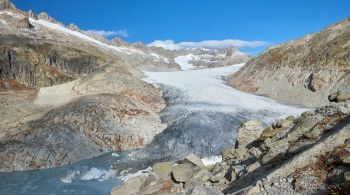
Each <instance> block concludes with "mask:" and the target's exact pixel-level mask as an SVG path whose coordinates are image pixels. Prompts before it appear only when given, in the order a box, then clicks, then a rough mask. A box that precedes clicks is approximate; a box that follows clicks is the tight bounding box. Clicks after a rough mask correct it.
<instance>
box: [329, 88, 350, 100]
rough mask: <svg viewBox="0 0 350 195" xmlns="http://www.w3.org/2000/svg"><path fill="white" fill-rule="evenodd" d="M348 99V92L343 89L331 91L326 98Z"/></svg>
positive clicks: (349, 96) (349, 94)
mask: <svg viewBox="0 0 350 195" xmlns="http://www.w3.org/2000/svg"><path fill="white" fill-rule="evenodd" d="M349 99H350V93H348V92H345V91H338V92H336V93H332V94H330V95H329V96H328V100H329V101H330V102H344V101H347V100H349Z"/></svg>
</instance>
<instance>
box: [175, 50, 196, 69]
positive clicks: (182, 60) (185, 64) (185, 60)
mask: <svg viewBox="0 0 350 195" xmlns="http://www.w3.org/2000/svg"><path fill="white" fill-rule="evenodd" d="M196 59H197V57H196V56H195V55H193V54H188V55H185V56H178V57H176V58H175V62H176V63H177V64H179V65H180V68H181V70H191V69H194V68H195V67H194V66H193V65H192V64H190V63H189V62H190V61H193V60H196Z"/></svg>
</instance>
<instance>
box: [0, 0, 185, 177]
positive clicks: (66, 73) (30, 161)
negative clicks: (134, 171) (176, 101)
mask: <svg viewBox="0 0 350 195" xmlns="http://www.w3.org/2000/svg"><path fill="white" fill-rule="evenodd" d="M1 5H2V6H1V7H2V10H0V33H1V36H0V39H1V44H0V51H1V55H0V56H1V57H0V83H1V84H0V86H1V91H2V92H1V104H2V105H3V108H4V109H2V110H1V113H0V117H1V121H0V122H1V123H0V132H1V133H0V135H1V136H0V142H1V143H0V145H1V147H0V159H1V165H0V170H1V171H18V170H30V169H38V168H47V167H55V166H59V165H63V164H67V163H72V162H75V161H78V160H81V159H84V158H89V157H92V156H96V155H100V154H103V153H105V152H107V151H110V150H126V149H132V148H138V147H143V146H144V145H145V144H147V143H148V142H150V141H151V139H152V138H153V136H154V135H156V134H157V133H159V132H161V131H162V130H163V129H164V128H165V125H164V124H162V123H161V121H160V118H159V116H158V114H157V112H159V111H160V110H161V109H162V108H163V107H164V106H165V104H164V100H163V99H162V97H161V96H162V94H161V93H160V92H158V90H157V89H156V88H154V87H153V86H152V85H150V84H147V83H145V82H143V81H142V80H141V78H142V77H143V74H142V72H141V70H140V69H138V68H137V67H136V66H137V64H138V63H139V62H138V61H137V60H134V61H131V60H128V61H127V59H128V58H129V57H127V56H128V55H135V56H140V57H139V59H140V60H143V58H144V59H153V57H152V56H151V55H148V54H146V53H144V52H142V51H139V50H135V49H132V48H128V47H124V46H116V45H112V44H109V43H108V42H107V41H103V40H102V39H101V40H98V39H96V38H94V37H92V36H88V35H87V34H86V33H85V32H83V31H81V30H79V29H77V27H75V28H73V27H74V26H73V25H70V28H72V29H75V30H77V31H74V30H71V29H68V28H66V27H64V26H63V24H61V23H59V22H57V21H56V20H54V19H53V18H51V17H50V16H48V15H47V14H45V13H42V14H39V15H35V14H34V13H33V12H29V13H23V12H21V11H20V10H18V9H16V8H15V7H14V6H13V4H11V3H9V1H1ZM154 62H155V63H154V64H155V66H156V65H159V64H160V63H161V62H156V61H154ZM164 64H165V65H164V66H165V67H167V68H169V69H171V68H172V67H171V66H172V65H170V64H169V63H164ZM173 65H174V64H173ZM174 66H175V67H176V68H177V67H178V65H174ZM176 68H175V69H176ZM71 83H73V84H75V85H71ZM59 84H61V85H63V87H60V86H61V85H59ZM50 86H52V87H53V89H52V90H48V91H49V93H45V92H46V91H45V89H46V88H45V87H50ZM43 87H44V88H43ZM13 90H17V91H13ZM38 92H39V96H38V97H37V94H38ZM42 97H44V98H42ZM54 100H59V101H54ZM64 100H66V101H64Z"/></svg>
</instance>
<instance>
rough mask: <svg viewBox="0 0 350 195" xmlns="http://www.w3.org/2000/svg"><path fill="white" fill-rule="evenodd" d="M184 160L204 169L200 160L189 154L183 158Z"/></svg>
mask: <svg viewBox="0 0 350 195" xmlns="http://www.w3.org/2000/svg"><path fill="white" fill-rule="evenodd" d="M185 160H187V161H188V162H190V163H192V164H193V165H195V166H198V167H201V168H204V164H203V162H202V160H201V159H200V158H199V157H198V156H196V155H195V154H189V155H188V156H186V157H185Z"/></svg>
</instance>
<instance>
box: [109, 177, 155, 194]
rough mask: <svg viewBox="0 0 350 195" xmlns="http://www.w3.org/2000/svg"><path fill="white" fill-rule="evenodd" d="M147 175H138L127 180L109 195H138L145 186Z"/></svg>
mask: <svg viewBox="0 0 350 195" xmlns="http://www.w3.org/2000/svg"><path fill="white" fill-rule="evenodd" d="M147 181H148V177H147V175H139V176H137V177H133V178H131V179H129V180H128V181H127V182H126V183H125V184H124V185H121V186H118V187H115V188H113V189H112V193H111V195H120V194H123V195H132V194H138V193H139V192H140V190H141V188H142V187H145V186H146V185H147Z"/></svg>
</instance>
